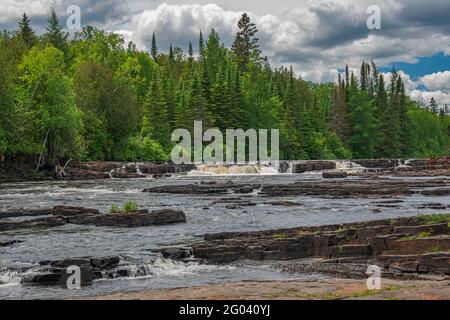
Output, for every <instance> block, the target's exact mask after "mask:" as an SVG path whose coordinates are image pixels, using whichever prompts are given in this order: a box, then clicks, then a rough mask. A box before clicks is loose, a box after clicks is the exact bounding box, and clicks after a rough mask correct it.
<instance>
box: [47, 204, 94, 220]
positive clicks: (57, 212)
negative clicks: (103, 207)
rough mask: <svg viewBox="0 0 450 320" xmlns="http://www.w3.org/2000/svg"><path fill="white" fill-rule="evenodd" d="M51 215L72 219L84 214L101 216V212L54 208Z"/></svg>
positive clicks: (85, 209)
mask: <svg viewBox="0 0 450 320" xmlns="http://www.w3.org/2000/svg"><path fill="white" fill-rule="evenodd" d="M51 214H53V215H57V216H62V217H70V216H75V215H83V214H100V211H98V210H96V209H89V208H83V207H69V206H55V207H53V210H52V213H51Z"/></svg>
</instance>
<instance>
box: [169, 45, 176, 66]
mask: <svg viewBox="0 0 450 320" xmlns="http://www.w3.org/2000/svg"><path fill="white" fill-rule="evenodd" d="M169 61H170V62H171V63H173V62H174V61H175V56H174V54H173V48H172V44H170V47H169Z"/></svg>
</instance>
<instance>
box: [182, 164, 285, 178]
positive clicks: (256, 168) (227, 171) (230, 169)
mask: <svg viewBox="0 0 450 320" xmlns="http://www.w3.org/2000/svg"><path fill="white" fill-rule="evenodd" d="M274 174H279V172H278V170H277V169H276V168H274V167H269V166H264V165H261V164H247V165H198V166H197V169H196V170H192V171H190V172H189V173H188V175H190V176H199V175H215V176H216V175H274Z"/></svg>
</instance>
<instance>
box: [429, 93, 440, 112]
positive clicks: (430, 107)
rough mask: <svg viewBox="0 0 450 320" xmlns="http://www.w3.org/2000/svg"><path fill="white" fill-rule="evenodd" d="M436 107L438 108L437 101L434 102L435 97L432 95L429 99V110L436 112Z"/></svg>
mask: <svg viewBox="0 0 450 320" xmlns="http://www.w3.org/2000/svg"><path fill="white" fill-rule="evenodd" d="M438 109H439V106H438V103H437V102H436V99H434V97H432V98H431V100H430V105H429V110H430V111H431V112H432V113H434V114H437V113H438Z"/></svg>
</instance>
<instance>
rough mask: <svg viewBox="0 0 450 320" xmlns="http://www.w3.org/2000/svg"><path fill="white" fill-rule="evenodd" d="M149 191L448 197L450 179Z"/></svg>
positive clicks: (230, 184) (182, 187)
mask: <svg viewBox="0 0 450 320" xmlns="http://www.w3.org/2000/svg"><path fill="white" fill-rule="evenodd" d="M342 177H343V176H341V175H340V173H333V174H330V175H328V176H327V178H342ZM143 192H150V193H172V194H225V193H230V192H232V193H236V194H249V193H253V192H258V193H259V194H260V195H262V196H268V197H279V196H317V197H326V198H328V197H330V198H333V197H337V198H339V197H370V196H390V197H393V196H408V195H412V194H423V195H425V196H446V195H449V194H450V179H438V178H436V179H410V180H394V179H382V178H378V179H377V178H371V179H350V178H349V179H334V180H316V181H307V180H303V181H302V180H300V181H298V182H295V183H289V184H274V185H271V184H267V185H261V184H236V183H233V182H231V181H229V182H227V183H215V184H202V183H198V184H190V185H175V186H161V187H153V188H148V189H144V190H143Z"/></svg>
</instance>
